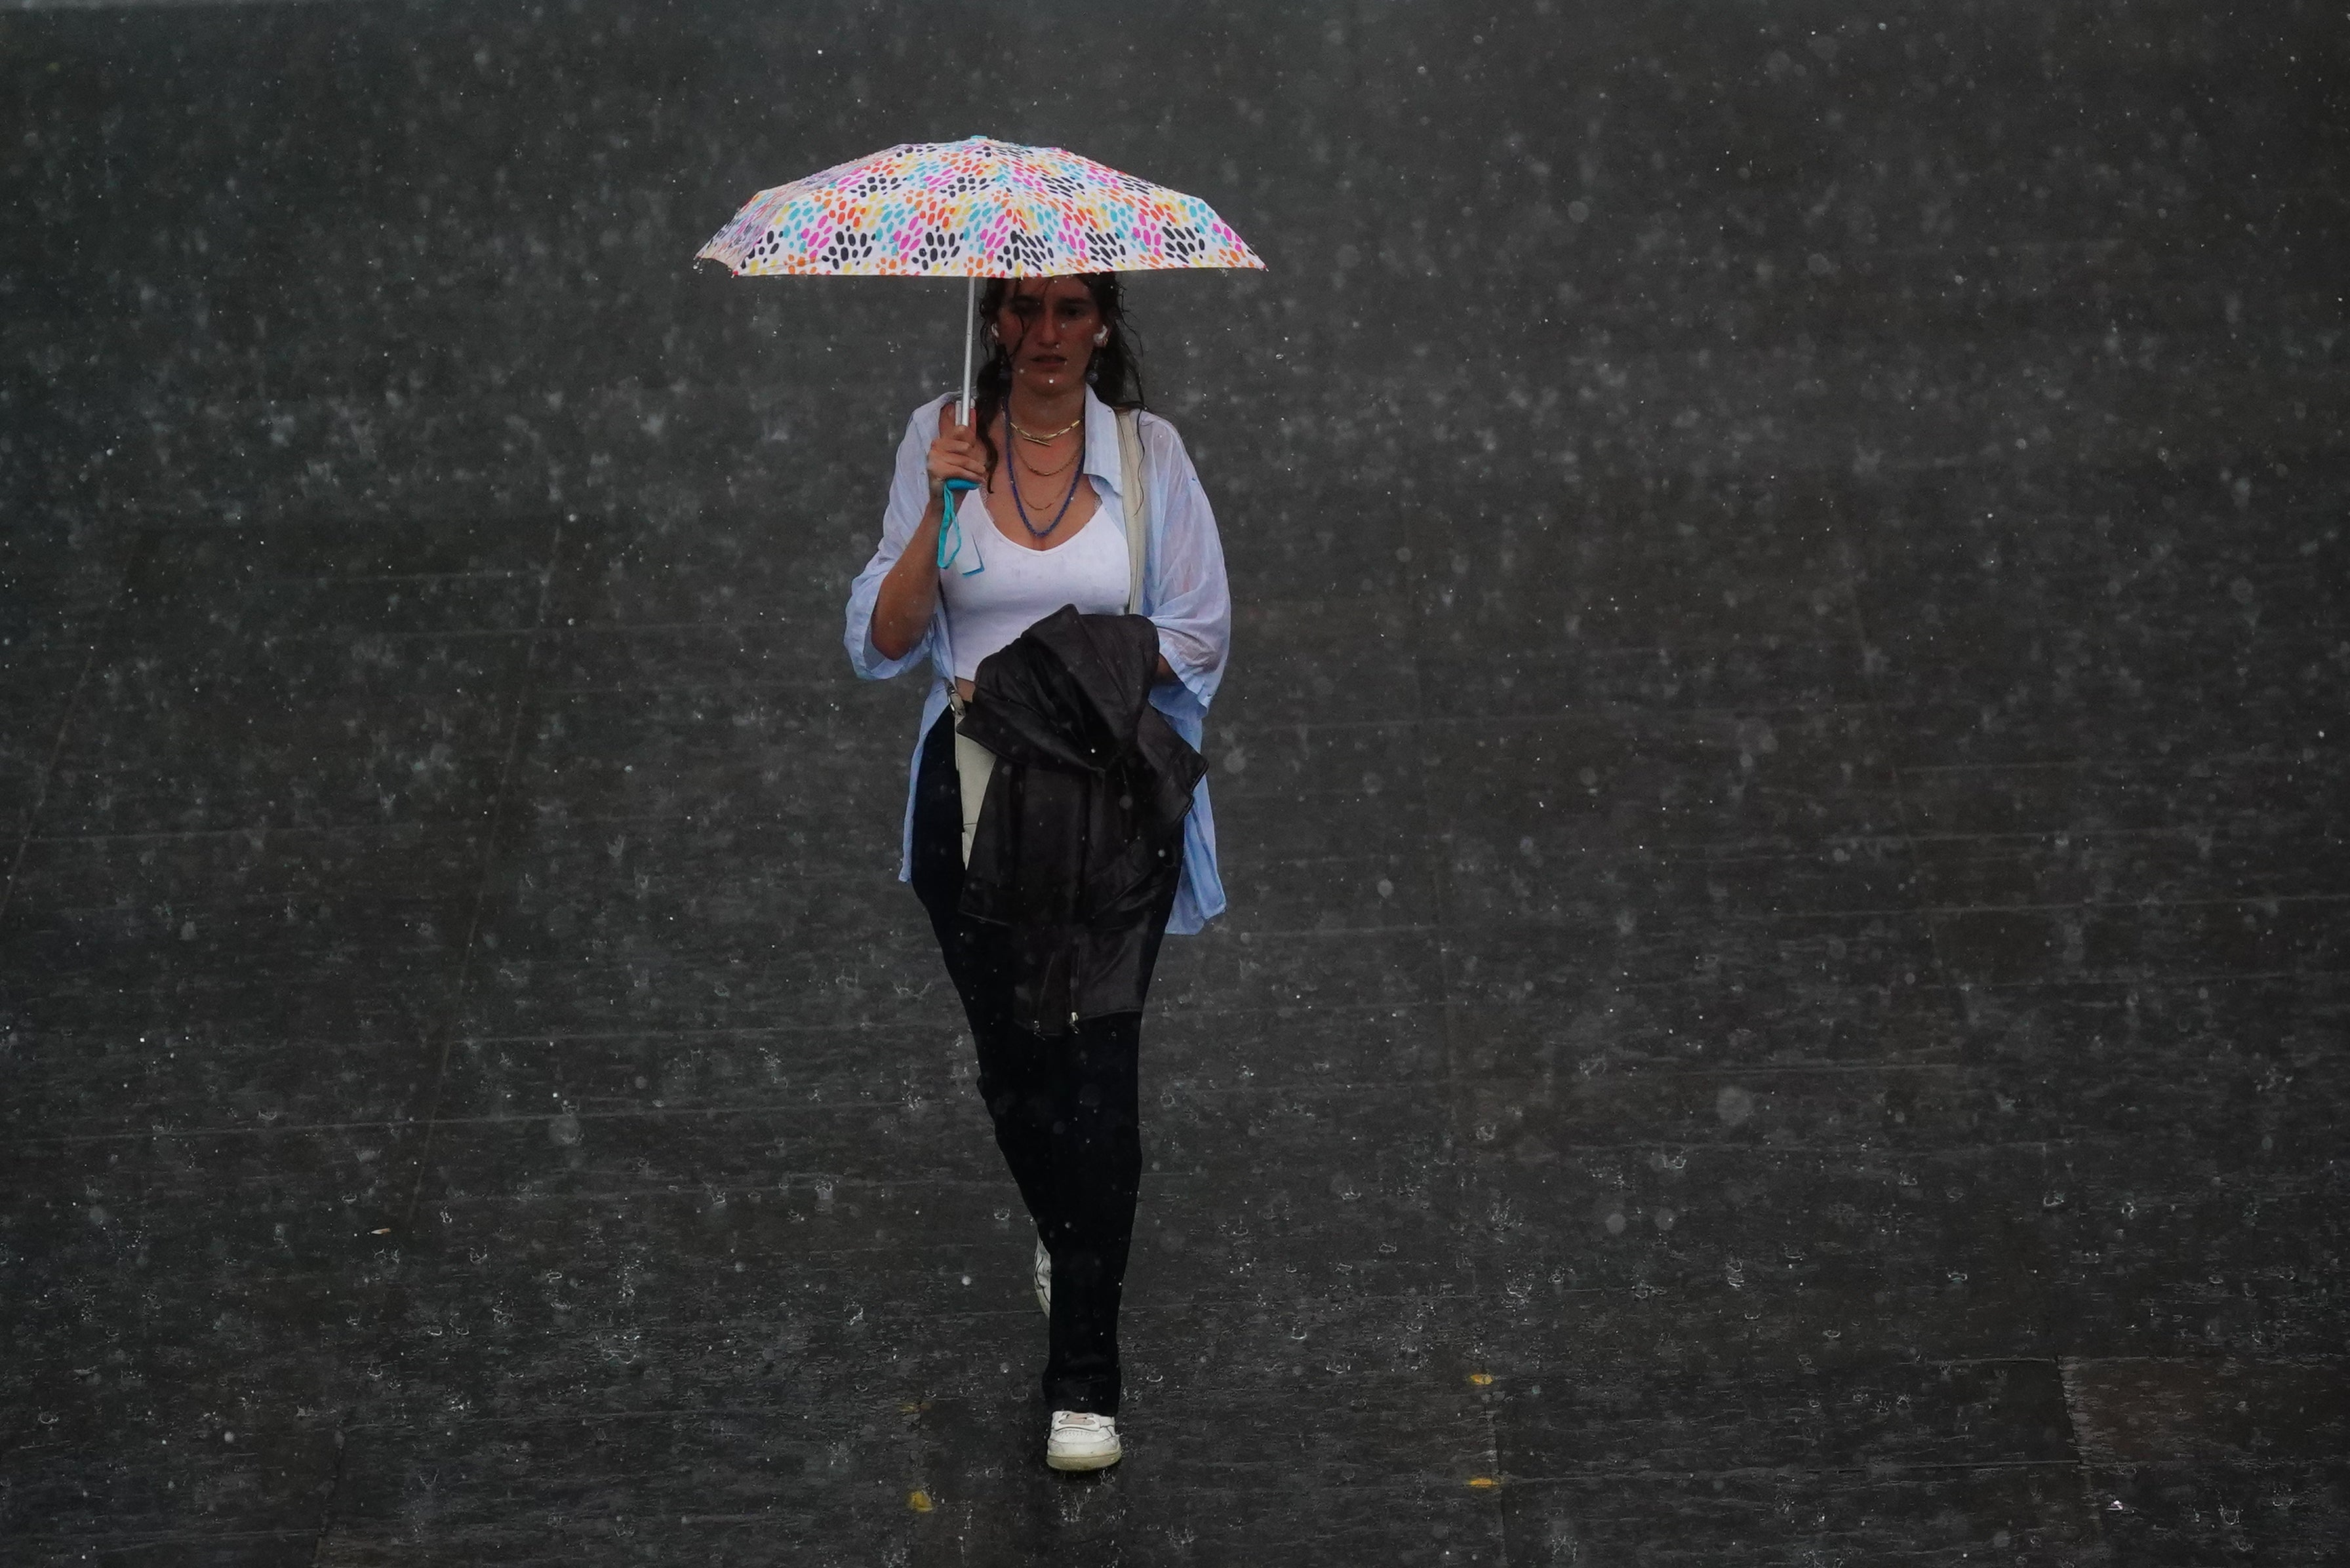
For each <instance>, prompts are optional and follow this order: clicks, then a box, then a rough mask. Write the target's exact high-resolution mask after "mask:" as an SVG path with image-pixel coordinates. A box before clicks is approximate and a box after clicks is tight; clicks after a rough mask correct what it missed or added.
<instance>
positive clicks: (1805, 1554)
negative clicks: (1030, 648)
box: [0, 0, 2350, 1565]
mask: <svg viewBox="0 0 2350 1568" xmlns="http://www.w3.org/2000/svg"><path fill="white" fill-rule="evenodd" d="M2345 63H2350V62H2345V41H2344V23H2343V18H2342V16H2341V13H2340V11H2339V8H2338V7H2329V6H2320V5H2305V4H2296V3H2281V4H2277V5H2266V6H2262V7H2258V8H2241V9H2239V10H2236V11H2232V12H2231V11H2227V10H2222V9H2219V8H2212V7H2200V6H2195V5H2185V4H2132V5H2120V4H2103V5H2098V4H2084V5H2069V4H2067V5H2048V4H2021V3H2018V4H1999V5H1991V4H1976V5H1965V4H1954V5H1933V6H1922V5H1918V6H1906V7H1898V8H1894V7H1889V8H1881V9H1858V10H1856V9H1854V8H1852V7H1849V6H1844V7H1835V6H1829V5H1800V4H1773V5H1763V4H1730V3H1723V0H1706V3H1695V4H1675V5H1630V4H1616V5H1556V4H1545V3H1537V4H1534V5H1519V6H1512V7H1509V8H1508V9H1507V10H1506V12H1495V11H1489V10H1481V9H1477V8H1474V7H1471V6H1467V5H1436V4H1422V5H1409V4H1380V5H1348V6H1331V7H1326V8H1316V9H1312V10H1308V9H1306V8H1302V7H1269V6H1263V5H1239V4H1234V5H1216V6H1211V5H1183V6H1162V7H1151V8H1141V7H1107V6H1088V5H1042V6H1035V5H1032V6H1005V5H992V6H982V5H947V4H925V5H920V6H901V7H866V6H857V5H832V6H820V5H792V6H777V5H740V4H705V5H694V6H691V7H683V6H680V7H670V8H663V7H659V6H653V5H634V6H623V5H405V6H403V5H375V4H341V5H284V6H235V7H231V6H219V7H213V6H178V7H167V8H156V9H146V8H142V9H135V10H107V9H94V10H76V11H70V12H50V13H44V14H32V15H8V16H0V103H5V106H6V112H5V115H0V189H5V195H6V198H7V201H6V213H7V217H6V221H5V223H0V291H5V292H0V350H5V351H0V517H5V532H0V571H5V597H4V598H0V613H5V624H0V638H5V644H0V654H5V674H0V747H5V752H0V810H5V814H6V819H7V820H8V821H9V822H10V823H12V824H13V825H14V826H13V833H12V836H11V838H10V840H9V842H8V843H7V844H6V846H5V854H6V855H7V856H8V857H10V864H11V869H10V874H9V879H8V883H7V887H6V891H5V904H0V964H5V984H6V995H5V1007H6V1014H5V1033H0V1067H5V1074H6V1080H5V1081H6V1092H5V1100H0V1118H5V1119H4V1120H0V1137H5V1153H0V1167H5V1169H0V1187H5V1191H6V1193H7V1195H8V1196H7V1200H6V1203H5V1212H0V1297H5V1314H6V1315H5V1327H0V1345H5V1348H6V1354H5V1356H0V1557H5V1559H6V1560H7V1561H9V1562H11V1563H67V1562H86V1561H100V1560H102V1561H108V1562H119V1563H337V1564H358V1563H391V1562H400V1563H421V1562H444V1563H481V1562H485V1561H489V1560H492V1559H493V1558H495V1559H499V1560H515V1561H546V1562H560V1563H583V1562H594V1563H604V1562H615V1563H617V1562H639V1561H663V1562H677V1563H836V1562H837V1563H890V1564H898V1563H1026V1562H1032V1561H1038V1562H1041V1561H1057V1560H1060V1559H1061V1557H1062V1556H1063V1555H1066V1557H1067V1559H1068V1560H1070V1561H1083V1562H1088V1563H1201V1564H1212V1565H1221V1564H1227V1563H1283V1564H1302V1563H1319V1562H1363V1561H1368V1562H1378V1563H1430V1564H1438V1563H1512V1564H1534V1563H1546V1564H1547V1563H1577V1564H1616V1563H1706V1564H1714V1563H1790V1564H1794V1563H1820V1564H1826V1563H1849V1564H1856V1565H1857V1564H1876V1563H1936V1564H1956V1563H2033V1564H2039V1563H2046V1564H2064V1563H2072V1564H2088V1563H2117V1564H2138V1563H2145V1564H2155V1563H2178V1564H2190V1563H2191V1564H2208V1563H2233V1562H2258V1563H2321V1562H2331V1561H2336V1560H2339V1558H2340V1557H2341V1556H2342V1555H2343V1554H2344V1553H2345V1552H2350V1464H2345V1459H2344V1458H2343V1455H2344V1454H2345V1445H2350V1398H2345V1382H2344V1377H2343V1368H2344V1362H2343V1360H2342V1358H2341V1357H2342V1345H2343V1335H2344V1332H2345V1326H2350V1323H2345V1319H2350V1314H2345V1296H2344V1288H2343V1284H2342V1282H2341V1272H2340V1269H2341V1262H2342V1253H2343V1242H2344V1224H2345V1221H2344V1215H2345V1205H2344V1199H2345V1191H2344V1168H2343V1164H2342V1149H2343V1135H2342V1133H2341V1131H2340V1127H2339V1122H2340V1117H2341V1114H2342V1111H2343V1108H2344V1106H2345V1064H2344V1061H2343V1058H2342V1054H2341V1045H2342V1043H2343V1026H2344V1023H2345V1011H2350V1010H2345V989H2344V972H2345V963H2350V925H2345V906H2344V898H2345V887H2350V881H2345V868H2346V867H2350V856H2345V848H2344V845H2343V841H2342V827H2343V822H2344V815H2345V814H2344V809H2343V805H2342V802H2343V800H2344V799H2345V793H2344V792H2345V783H2350V766H2345V756H2350V753H2345V745H2344V736H2343V728H2342V726H2343V724H2344V723H2345V720H2344V716H2343V713H2342V707H2343V703H2342V698H2341V692H2342V689H2343V685H2344V681H2345V678H2350V617H2345V601H2344V597H2343V594H2342V585H2343V583H2344V582H2345V578H2350V570H2345V566H2350V561H2345V556H2346V555H2350V545H2345V540H2344V538H2343V526H2344V521H2345V519H2344V510H2345V506H2344V502H2345V490H2344V480H2345V476H2350V453H2345V440H2344V433H2343V429H2342V410H2343V408H2344V405H2345V337H2344V332H2345V305H2344V302H2343V290H2342V278H2343V275H2344V272H2343V262H2342V254H2343V249H2344V242H2345V230H2350V221H2345V207H2344V202H2345V182H2344V178H2343V175H2344V152H2345V127H2350V115H2345V102H2344V96H2343V92H2342V86H2341V84H2342V83H2343V82H2344V80H2345ZM974 132H984V133H986V134H991V135H994V136H997V137H1001V138H1004V139H1008V140H1023V141H1036V142H1047V143H1054V144H1060V145H1066V146H1069V147H1072V148H1075V149H1076V150H1078V151H1084V152H1086V153H1087V154H1088V155H1090V156H1093V157H1096V158H1098V159H1101V160H1102V161H1107V162H1109V163H1112V164H1115V165H1118V166H1120V167H1123V168H1127V169H1129V170H1132V171H1136V172H1138V173H1140V174H1142V175H1144V176H1146V177H1148V178H1150V179H1154V180H1157V181H1159V182H1164V183H1167V184H1170V185H1172V186H1175V187H1177V188H1179V189H1181V190H1185V191H1189V192H1194V193H1196V194H1199V195H1201V196H1202V197H1204V198H1205V199H1207V200H1208V201H1209V202H1211V203H1213V204H1214V205H1215V206H1216V207H1217V208H1218V210H1219V211H1220V212H1221V213H1222V214H1223V215H1224V216H1225V217H1226V218H1228V219H1229V220H1230V221H1231V222H1232V223H1233V224H1234V225H1235V226H1236V227H1237V228H1238V229H1239V230H1240V231H1241V233H1242V234H1244V235H1246V236H1247V237H1248V238H1249V239H1250V241H1251V242H1252V243H1253V244H1254V245H1255V247H1256V248H1257V250H1258V251H1259V252H1260V253H1261V254H1263V257H1264V259H1265V260H1266V262H1267V263H1268V264H1269V266H1270V269H1271V270H1270V271H1269V272H1267V273H1265V274H1263V275H1223V274H1202V275H1177V276H1166V277H1147V278H1142V279H1139V280H1137V282H1136V285H1135V288H1134V300H1135V310H1136V312H1137V316H1138V319H1139V325H1140V327H1141V328H1142V330H1143V333H1144V337H1145V339H1146V343H1147V346H1148V353H1149V358H1148V360H1147V364H1148V367H1149V392H1150V396H1151V400H1152V403H1153V405H1154V406H1155V407H1157V408H1159V409H1160V410H1162V411H1164V412H1166V413H1167V414H1168V415H1169V416H1170V417H1171V418H1172V419H1174V420H1175V421H1176V422H1177V423H1178V425H1179V426H1180V429H1181V430H1182V431H1183V434H1184V436H1185V439H1186V441H1187V442H1188V443H1189V445H1190V448H1191V452H1192V453H1193V455H1194V458H1195V460H1196V462H1197V463H1198V466H1199V468H1200V470H1201V473H1202V475H1203V477H1204V480H1205V483H1206V485H1207V488H1208V492H1209V493H1210V495H1211V499H1212V500H1213V502H1214V504H1215V505H1216V507H1217V511H1218V515H1219V518H1220V521H1221V524H1222V530H1223V535H1224V540H1225V545H1226V550H1227V553H1228V556H1229V559H1230V564H1231V568H1232V583H1233V589H1234V593H1235V597H1236V598H1237V600H1238V603H1239V613H1238V617H1237V625H1236V629H1235V636H1234V650H1233V662H1232V672H1231V676H1230V679H1229V680H1228V682H1227V684H1226V687H1225V691H1224V696H1223V698H1222V701H1220V702H1219V703H1218V705H1217V708H1216V711H1215V712H1214V714H1213V715H1212V717H1211V727H1210V742H1209V746H1208V753H1209V757H1210V761H1211V765H1212V767H1213V768H1214V770H1215V780H1216V783H1215V787H1216V792H1217V803H1218V806H1219V813H1220V816H1219V826H1220V828H1221V830H1222V837H1223V843H1224V852H1225V872H1226V877H1227V879H1228V881H1229V883H1230V885H1231V889H1232V913H1231V914H1230V916H1229V917H1228V918H1227V919H1224V920H1223V921H1222V922H1221V923H1220V925H1219V926H1218V927H1216V928H1215V929H1213V930H1212V931H1211V933H1210V934H1208V935H1206V936H1203V937H1201V938H1197V939H1192V940H1176V941H1172V942H1170V946H1169V952H1168V956H1167V958H1166V961H1165V963H1164V966H1163V968H1162V971H1161V980H1160V988H1159V993H1158V996H1157V998H1156V999H1155V1001H1154V1012H1153V1015H1152V1018H1151V1020H1150V1023H1149V1026H1148V1029H1147V1032H1146V1052H1147V1062H1146V1078H1145V1096H1146V1137H1147V1139H1148V1148H1149V1160H1150V1170H1149V1175H1148V1176H1147V1177H1146V1187H1145V1193H1144V1212H1143V1220H1142V1226H1141V1230H1140V1232H1139V1239H1138V1242H1137V1249H1136V1257H1135V1262H1134V1267H1133V1272H1132V1274H1131V1276H1130V1280H1129V1292H1128V1315H1127V1332H1126V1340H1127V1345H1128V1356H1129V1371H1128V1377H1129V1389H1130V1394H1129V1397H1128V1406H1127V1409H1126V1413H1125V1417H1124V1419H1123V1421H1122V1426H1123V1428H1124V1429H1125V1431H1126V1433H1127V1440H1128V1450H1129V1458H1128V1460H1127V1462H1126V1463H1125V1465H1124V1466H1122V1467H1121V1468H1120V1469H1118V1470H1116V1471H1113V1472H1110V1473H1109V1474H1108V1475H1107V1476H1106V1477H1104V1478H1100V1479H1098V1480H1095V1481H1091V1482H1070V1481H1066V1480H1062V1479H1060V1478H1055V1477H1053V1476H1051V1475H1050V1474H1048V1473H1047V1472H1045V1470H1044V1469H1042V1467H1041V1465H1040V1464H1039V1462H1038V1456H1037V1449H1038V1446H1039V1443H1040V1440H1041V1431H1042V1421H1043V1415H1044V1413H1043V1411H1042V1410H1041V1409H1040V1408H1038V1407H1036V1398H1035V1393H1034V1392H1033V1388H1034V1381H1035V1380H1034V1371H1035V1361H1036V1358H1037V1357H1038V1356H1039V1355H1041V1354H1042V1349H1043V1345H1042V1340H1043V1330H1042V1325H1041V1323H1040V1322H1039V1320H1038V1319H1037V1317H1036V1316H1035V1308H1034V1306H1033V1304H1031V1303H1029V1302H1028V1300H1027V1298H1026V1296H1025V1294H1024V1285H1023V1283H1022V1271H1023V1269H1024V1263H1025V1258H1026V1251H1027V1237H1026V1232H1025V1230H1024V1225H1023V1224H1022V1223H1021V1222H1020V1221H1019V1220H1017V1219H1016V1218H1014V1214H1015V1210H1016V1206H1017V1201H1018V1200H1017V1198H1016V1195H1015V1194H1014V1191H1013V1189H1012V1187H1011V1184H1010V1182H1009V1180H1008V1179H1005V1178H1004V1176H1003V1173H1002V1171H1001V1169H1000V1166H999V1162H998V1160H997V1158H996V1156H995V1154H994V1151H993V1147H991V1146H990V1144H989V1141H988V1138H987V1136H986V1133H985V1130H984V1121H983V1115H982V1114H981V1112H980V1108H979V1107H978V1106H977V1105H976V1103H975V1096H973V1094H972V1089H971V1085H970V1072H971V1069H970V1066H969V1064H968V1048H967V1045H966V1044H965V1043H964V1042H963V1041H962V1039H961V1038H960V1037H959V1035H958V1033H957V1031H958V1028H959V1026H960V1023H961V1020H960V1017H959V1015H958V1012H957V1011H956V1009H955V1007H954V1006H953V1003H952V1001H951V995H950V993H949V992H947V990H946V988H945V986H944V984H943V976H942V973H941V971H940V969H939V967H938V961H937V958H936V955H935V953H934V951H933V950H931V945H930V942H929V939H928V935H927V931H926V929H925V928H924V926H923V923H922V921H921V920H920V916H919V911H918V909H917V908H916V906H915V904H914V902H913V900H912V898H911V897H910V895H909V894H908V893H907V892H906V891H905V889H904V888H901V887H899V885H898V884H897V883H895V882H894V881H893V880H891V872H892V870H893V869H894V858H895V853H896V850H895V846H896V836H897V826H898V811H899V802H900V800H901V794H900V792H901V790H902V787H903V772H902V770H903V767H904V762H905V755H906V752H907V749H908V747H909V745H910V742H911V739H912V735H911V727H912V724H913V722H914V715H915V704H916V702H917V701H918V700H919V697H920V692H919V691H918V690H917V686H916V683H915V682H913V681H910V680H909V681H904V682H900V683H898V684H897V685H896V686H893V687H876V686H870V685H862V684H859V683H858V682H857V681H855V680H853V679H851V678H850V676H849V674H848V671H847V668H846V662H845V659H843V657H842V655H841V652H840V648H839V635H840V622H839V612H840V603H841V599H842V597H843V592H844V589H845V587H846V585H847V580H848V578H849V576H850V575H851V574H852V573H853V572H854V571H855V570H856V568H857V567H858V566H859V565H860V564H861V563H862V561H863V559H864V557H865V556H866V555H867V553H868V550H869V549H870V547H871V544H872V540H873V538H874V536H875V534H876V530H877V525H878V519H879V508H880V504H881V499H882V493H883V489H884V486H885V484H886V474H887V467H888V462H889V453H890V452H891V450H892V447H893V445H894V443H895V441H896V438H897V436H898V434H899V431H900V430H901V429H902V426H903V421H904V419H905V416H906V413H907V411H908V410H909V409H910V407H911V406H912V404H913V403H914V402H916V401H917V400H920V399H921V398H923V397H925V396H927V395H928V394H929V393H931V391H934V390H937V389H941V388H942V387H944V386H945V385H946V384H947V383H948V382H949V381H950V380H951V379H952V378H953V377H954V375H955V373H956V370H957V354H958V352H959V342H960V339H959V336H958V330H959V328H958V322H959V312H960V309H961V295H962V288H961V286H960V285H956V284H946V283H927V282H922V283H917V282H902V281H897V280H862V281H851V280H781V279H741V280H736V279H730V278H727V277H725V276H724V275H723V273H721V272H719V271H718V270H717V269H715V268H712V267H710V266H708V265H704V266H703V267H702V268H701V269H700V270H698V271H697V270H696V268H695V267H694V266H693V265H691V263H690V261H689V258H690V257H691V254H693V252H694V251H695V250H696V249H697V248H698V247H699V246H700V245H701V244H702V242H703V241H704V240H705V239H706V238H707V237H708V236H709V235H710V234H712V232H713V231H715V230H716V229H717V228H718V227H719V226H720V225H721V224H722V223H723V222H724V221H725V219H726V218H727V217H728V216H729V215H730V214H731V213H733V210H734V209H735V207H736V206H737V205H739V204H740V202H743V200H744V199H746V198H747V197H748V196H749V195H750V194H751V193H752V192H754V191H755V190H757V189H759V188H761V187H763V186H765V185H770V184H774V183H777V182H782V181H784V180H786V179H790V178H793V177H795V176H797V175H799V174H802V173H806V172H810V171H814V170H816V169H818V168H820V167H823V166H825V165H827V164H829V163H832V162H835V161H839V160H842V159H845V158H848V157H853V156H857V155H859V154H862V153H864V152H868V151H874V150H876V149H878V148H879V147H882V146H884V145H887V144H889V143H890V142H894V141H899V140H934V139H951V138H956V137H961V136H964V135H968V134H972V133H974ZM918 1493H919V1494H920V1496H919V1498H917V1496H916V1495H915V1494H918Z"/></svg>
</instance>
